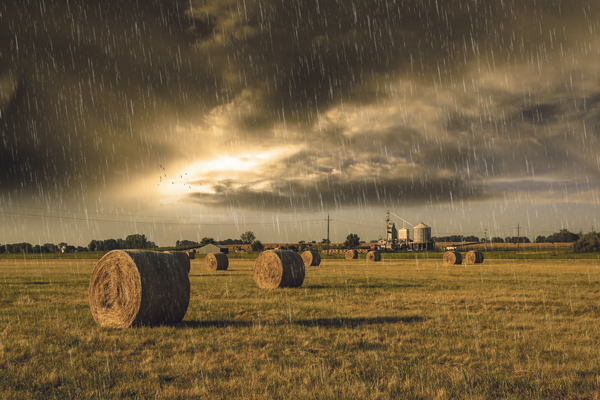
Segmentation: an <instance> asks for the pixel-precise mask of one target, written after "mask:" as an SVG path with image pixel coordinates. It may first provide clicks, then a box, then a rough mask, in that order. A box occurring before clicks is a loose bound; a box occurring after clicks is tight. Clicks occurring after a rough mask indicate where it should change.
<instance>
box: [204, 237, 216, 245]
mask: <svg viewBox="0 0 600 400" xmlns="http://www.w3.org/2000/svg"><path fill="white" fill-rule="evenodd" d="M215 243H217V242H216V241H215V239H213V238H211V237H204V238H202V240H201V241H200V246H206V245H207V244H215Z"/></svg>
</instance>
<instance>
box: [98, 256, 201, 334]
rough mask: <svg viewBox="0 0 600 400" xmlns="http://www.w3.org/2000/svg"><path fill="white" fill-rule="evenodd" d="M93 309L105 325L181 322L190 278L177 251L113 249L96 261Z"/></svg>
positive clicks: (128, 325)
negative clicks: (169, 252) (171, 252)
mask: <svg viewBox="0 0 600 400" xmlns="http://www.w3.org/2000/svg"><path fill="white" fill-rule="evenodd" d="M89 296H90V309H91V311H92V316H93V317H94V320H95V321H96V323H98V325H100V326H101V327H104V328H128V327H130V326H142V325H149V326H152V325H162V324H172V323H176V322H179V321H181V320H182V319H183V317H184V316H185V313H186V311H187V309H188V305H189V303H190V280H189V278H188V274H187V271H186V270H185V269H184V267H183V266H182V265H181V263H180V262H179V260H178V259H177V257H176V256H175V255H172V254H166V253H160V252H156V251H140V250H113V251H111V252H109V253H107V254H105V255H104V257H102V258H101V259H100V261H98V263H97V264H96V267H95V268H94V271H93V272H92V277H91V280H90V288H89Z"/></svg>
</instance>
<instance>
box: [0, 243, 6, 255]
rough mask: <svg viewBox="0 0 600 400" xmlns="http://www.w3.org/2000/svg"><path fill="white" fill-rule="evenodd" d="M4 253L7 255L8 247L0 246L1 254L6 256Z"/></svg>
mask: <svg viewBox="0 0 600 400" xmlns="http://www.w3.org/2000/svg"><path fill="white" fill-rule="evenodd" d="M4 253H6V246H5V245H0V254H4Z"/></svg>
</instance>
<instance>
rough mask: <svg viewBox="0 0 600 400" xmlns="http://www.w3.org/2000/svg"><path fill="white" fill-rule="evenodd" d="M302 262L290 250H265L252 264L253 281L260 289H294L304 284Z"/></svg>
mask: <svg viewBox="0 0 600 400" xmlns="http://www.w3.org/2000/svg"><path fill="white" fill-rule="evenodd" d="M304 273H305V268H304V261H303V260H302V257H300V255H299V254H298V253H296V252H294V251H290V250H267V251H263V252H262V253H260V255H259V256H258V257H257V258H256V261H255V262H254V280H255V281H256V284H257V285H258V287H260V288H262V289H275V288H285V287H289V288H295V287H300V286H302V282H304Z"/></svg>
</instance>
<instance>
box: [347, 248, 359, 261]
mask: <svg viewBox="0 0 600 400" xmlns="http://www.w3.org/2000/svg"><path fill="white" fill-rule="evenodd" d="M357 258H358V251H356V250H348V251H347V252H346V260H356V259H357Z"/></svg>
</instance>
